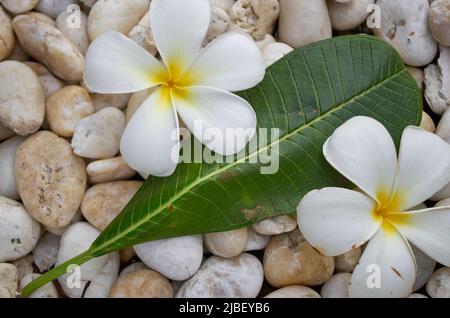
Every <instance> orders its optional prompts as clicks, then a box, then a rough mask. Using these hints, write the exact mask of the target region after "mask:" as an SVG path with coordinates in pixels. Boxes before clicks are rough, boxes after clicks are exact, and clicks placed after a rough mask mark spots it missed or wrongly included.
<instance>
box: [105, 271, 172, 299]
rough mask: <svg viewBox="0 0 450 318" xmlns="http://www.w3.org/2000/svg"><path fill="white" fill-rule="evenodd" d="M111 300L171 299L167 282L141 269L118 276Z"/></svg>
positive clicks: (155, 273)
mask: <svg viewBox="0 0 450 318" xmlns="http://www.w3.org/2000/svg"><path fill="white" fill-rule="evenodd" d="M110 297H111V298H172V297H173V290H172V285H171V284H170V282H169V280H168V279H167V278H165V277H164V276H162V275H161V274H159V273H157V272H155V271H152V270H149V269H141V270H137V271H133V272H131V273H128V274H123V275H120V277H119V279H118V280H117V281H116V282H115V283H114V285H113V287H112V288H111V293H110Z"/></svg>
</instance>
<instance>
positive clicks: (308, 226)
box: [297, 188, 381, 256]
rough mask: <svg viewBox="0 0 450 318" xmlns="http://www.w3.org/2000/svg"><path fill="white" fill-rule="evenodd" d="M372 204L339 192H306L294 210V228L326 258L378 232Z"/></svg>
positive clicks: (364, 198)
mask: <svg viewBox="0 0 450 318" xmlns="http://www.w3.org/2000/svg"><path fill="white" fill-rule="evenodd" d="M375 207H376V202H375V201H374V200H372V199H371V198H369V197H368V196H366V195H365V194H363V193H360V192H356V191H351V190H347V189H342V188H324V189H321V190H315V191H311V192H309V193H308V194H307V195H306V196H304V197H303V199H302V200H301V202H300V204H299V206H298V208H297V218H298V226H299V228H300V230H301V232H302V233H303V235H304V236H305V238H306V240H307V241H308V242H309V243H310V244H311V245H312V246H313V247H314V248H315V249H317V250H318V251H319V252H320V253H322V254H324V255H327V256H336V255H341V254H344V253H346V252H348V251H350V250H351V249H353V248H356V247H358V246H361V245H362V244H364V243H365V242H367V240H369V239H370V238H371V237H372V236H373V235H374V234H375V233H376V232H377V230H378V229H379V227H380V224H381V220H380V218H377V217H375V215H374V209H375Z"/></svg>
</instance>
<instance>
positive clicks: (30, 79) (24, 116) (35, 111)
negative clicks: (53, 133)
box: [0, 61, 45, 135]
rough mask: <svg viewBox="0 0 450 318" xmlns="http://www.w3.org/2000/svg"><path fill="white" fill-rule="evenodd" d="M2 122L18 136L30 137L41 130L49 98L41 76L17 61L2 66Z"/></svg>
mask: <svg viewBox="0 0 450 318" xmlns="http://www.w3.org/2000/svg"><path fill="white" fill-rule="evenodd" d="M0 96H1V101H0V122H1V123H2V124H3V125H4V126H6V127H8V128H10V129H12V130H13V131H14V132H15V133H16V134H18V135H30V134H32V133H34V132H35V131H37V130H38V129H39V127H41V125H42V123H43V121H44V114H45V96H44V91H43V89H42V86H41V82H40V81H39V78H38V77H37V75H36V74H35V73H34V72H33V71H32V70H31V69H30V68H29V67H28V66H26V65H25V64H23V63H20V62H16V61H4V62H1V63H0Z"/></svg>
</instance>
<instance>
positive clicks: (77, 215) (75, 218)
mask: <svg viewBox="0 0 450 318" xmlns="http://www.w3.org/2000/svg"><path fill="white" fill-rule="evenodd" d="M82 221H85V220H84V218H83V215H82V214H81V209H78V210H77V212H76V213H75V215H74V216H73V218H72V220H70V223H69V224H68V225H66V226H65V227H60V228H53V227H49V226H46V227H45V229H46V230H47V232H50V233H52V234H55V235H57V236H62V235H63V234H64V232H65V231H66V230H67V229H68V228H69V227H70V226H71V225H72V224H75V223H78V222H82Z"/></svg>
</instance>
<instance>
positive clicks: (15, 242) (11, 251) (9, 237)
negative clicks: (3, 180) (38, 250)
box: [0, 196, 41, 262]
mask: <svg viewBox="0 0 450 318" xmlns="http://www.w3.org/2000/svg"><path fill="white" fill-rule="evenodd" d="M40 234H41V227H40V225H39V223H38V222H36V221H35V220H34V219H33V218H32V217H31V216H30V215H29V214H28V213H27V211H26V210H25V209H24V207H23V206H22V204H20V203H19V202H16V201H13V200H11V199H8V198H5V197H2V196H0V242H1V243H2V244H1V245H0V262H9V261H13V260H16V259H19V258H21V257H23V256H25V255H27V254H28V253H30V252H31V251H32V250H33V248H34V247H35V246H36V244H37V242H38V240H39V236H40Z"/></svg>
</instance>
